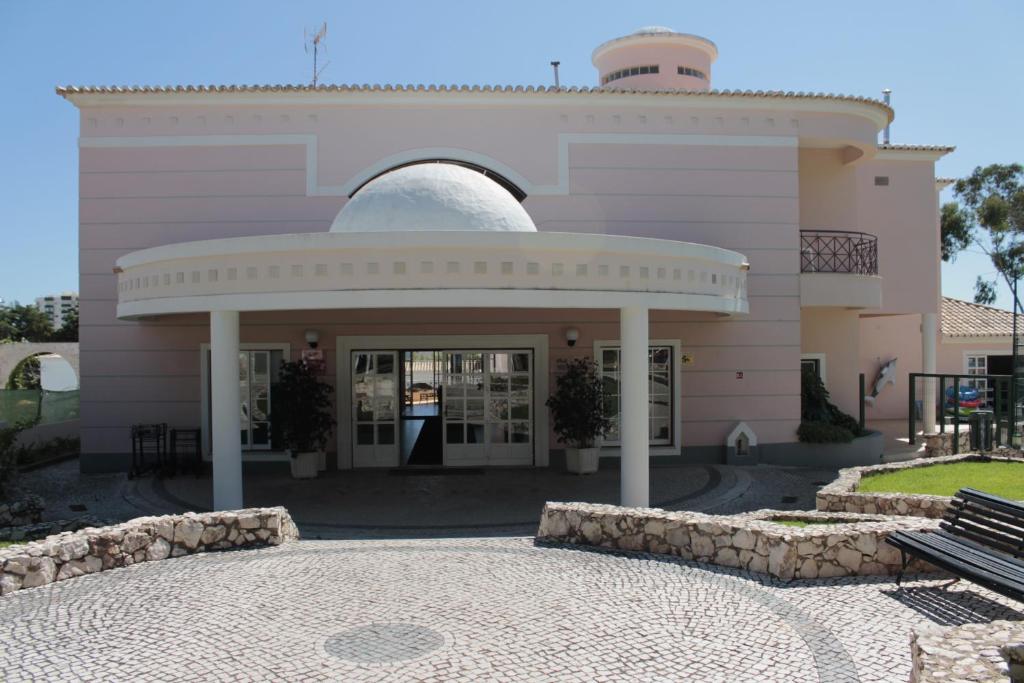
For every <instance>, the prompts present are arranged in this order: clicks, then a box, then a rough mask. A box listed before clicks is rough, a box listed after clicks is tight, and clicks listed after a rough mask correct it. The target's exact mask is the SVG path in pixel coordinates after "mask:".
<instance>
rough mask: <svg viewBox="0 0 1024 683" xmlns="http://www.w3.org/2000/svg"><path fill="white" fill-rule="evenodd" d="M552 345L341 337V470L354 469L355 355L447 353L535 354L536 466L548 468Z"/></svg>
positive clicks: (508, 337) (513, 339)
mask: <svg viewBox="0 0 1024 683" xmlns="http://www.w3.org/2000/svg"><path fill="white" fill-rule="evenodd" d="M549 347H550V341H549V339H548V335H546V334H494V335H484V334H475V335H388V336H366V337H361V336H339V337H336V338H335V360H336V363H337V365H336V368H337V384H336V392H337V393H336V394H335V395H336V396H337V402H336V405H337V409H338V412H337V420H338V428H337V430H336V437H337V448H338V469H351V468H352V466H353V452H352V434H351V424H352V352H353V351H358V350H367V351H403V350H416V351H427V350H438V351H443V350H445V349H449V350H455V349H479V350H488V349H500V350H507V349H516V348H519V349H531V350H532V351H533V415H534V425H533V432H534V441H533V443H534V449H535V450H534V465H535V466H536V467H547V466H548V462H549V456H550V453H549V451H548V449H549V438H548V432H549V426H548V424H549V420H548V411H547V408H546V407H545V402H546V401H547V398H548V395H549V394H548V382H549V378H550V362H549Z"/></svg>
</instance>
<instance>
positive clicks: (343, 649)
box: [324, 624, 444, 664]
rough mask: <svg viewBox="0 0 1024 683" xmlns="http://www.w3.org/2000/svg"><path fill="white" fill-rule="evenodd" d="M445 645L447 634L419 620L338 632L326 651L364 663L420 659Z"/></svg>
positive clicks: (325, 648) (325, 645)
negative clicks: (420, 622)
mask: <svg viewBox="0 0 1024 683" xmlns="http://www.w3.org/2000/svg"><path fill="white" fill-rule="evenodd" d="M442 645H444V634H441V633H438V632H437V631H435V630H433V629H430V628H425V627H423V626H417V625H416V624H369V625H367V626H357V627H356V628H353V629H349V630H347V631H342V632H341V633H336V634H335V635H333V636H331V637H330V638H328V639H327V642H325V643H324V651H325V652H327V654H329V655H333V656H334V657H337V658H339V659H347V660H348V661H350V662H358V663H361V664H373V663H384V662H404V661H408V660H410V659H418V658H420V657H422V656H423V655H425V654H427V653H429V652H432V651H434V650H436V649H438V648H439V647H441V646H442Z"/></svg>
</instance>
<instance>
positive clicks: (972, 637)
mask: <svg viewBox="0 0 1024 683" xmlns="http://www.w3.org/2000/svg"><path fill="white" fill-rule="evenodd" d="M1022 639H1024V622H1019V621H992V622H989V623H987V624H964V625H962V626H953V627H939V626H930V627H927V628H923V629H918V630H914V631H911V633H910V655H911V658H912V665H911V670H910V681H911V683H939V682H940V681H941V682H944V683H952V682H960V681H963V682H964V683H967V682H970V681H979V682H980V681H986V682H991V681H1006V680H1009V677H1008V676H1009V666H1008V665H1007V660H1008V659H1010V660H1013V658H1014V657H1015V656H1016V653H1015V652H1014V651H1013V650H1014V648H1015V647H1018V646H1015V645H1010V646H1009V647H1006V646H1007V644H1008V643H1016V642H1019V641H1021V640H1022ZM1001 648H1002V649H1003V650H1006V652H1002V651H1001Z"/></svg>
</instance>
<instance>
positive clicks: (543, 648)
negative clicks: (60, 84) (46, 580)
mask: <svg viewBox="0 0 1024 683" xmlns="http://www.w3.org/2000/svg"><path fill="white" fill-rule="evenodd" d="M938 583H939V582H936V581H911V582H910V586H911V587H910V589H909V590H905V591H896V590H895V586H894V585H893V584H892V583H891V582H888V581H884V580H864V579H858V580H849V579H847V580H840V579H832V580H827V581H816V582H795V583H792V584H788V585H787V584H781V583H778V582H774V581H770V580H766V579H764V578H758V577H753V576H751V575H748V574H745V573H743V572H740V571H736V570H724V569H719V568H714V567H702V566H698V565H694V564H692V563H685V562H679V561H673V560H669V559H666V558H659V557H655V556H650V555H643V554H624V553H607V552H596V551H586V550H579V549H569V548H560V547H537V546H534V545H533V543H532V541H530V540H529V539H524V538H499V539H431V540H392V541H374V542H368V541H303V542H300V543H295V544H287V545H284V546H280V547H277V548H270V549H265V550H256V551H245V552H225V553H211V554H206V555H195V556H189V557H183V558H178V559H174V560H168V561H164V562H154V563H144V564H140V565H136V566H133V567H130V568H127V569H119V570H113V571H110V572H104V573H101V574H95V575H90V576H85V577H82V578H78V579H75V580H72V581H64V582H60V583H57V584H52V585H50V586H46V587H43V588H38V589H31V590H25V591H20V592H18V593H15V594H13V595H11V596H7V597H5V598H3V599H2V600H0V623H3V624H4V625H5V627H6V628H5V629H3V630H2V631H0V671H3V673H4V676H5V677H6V680H8V681H12V682H14V681H25V680H62V681H63V680H86V681H90V680H105V681H109V680H133V681H137V680H145V681H181V680H198V679H203V680H209V679H216V680H246V681H248V680H254V681H271V680H275V681H276V680H342V681H484V680H487V681H492V680H493V681H588V682H589V681H722V682H724V681H730V682H732V681H786V682H799V681H822V682H825V683H830V682H834V681H865V682H866V681H885V682H890V681H905V680H907V676H908V674H909V670H910V657H909V648H908V634H909V632H910V629H911V628H913V627H914V626H919V625H923V624H927V623H937V622H942V621H950V620H953V621H956V620H960V621H963V620H976V621H984V620H988V619H992V618H1010V619H1024V615H1022V614H1020V613H1018V612H1016V611H1014V610H1013V609H1012V608H1010V607H1008V606H1006V604H1005V603H1004V601H1002V599H999V598H996V597H994V596H992V595H991V594H988V593H985V592H984V591H982V590H981V589H978V588H976V587H974V586H971V585H970V584H964V583H961V584H957V585H956V586H954V587H952V588H950V589H948V591H942V590H938V589H937V588H936V586H937V584H938Z"/></svg>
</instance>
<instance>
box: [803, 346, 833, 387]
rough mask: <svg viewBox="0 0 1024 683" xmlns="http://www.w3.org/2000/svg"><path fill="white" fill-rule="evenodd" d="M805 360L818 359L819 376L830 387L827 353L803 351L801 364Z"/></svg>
mask: <svg viewBox="0 0 1024 683" xmlns="http://www.w3.org/2000/svg"><path fill="white" fill-rule="evenodd" d="M805 360H816V361H818V376H819V377H820V378H821V383H822V384H824V385H825V386H826V387H828V373H827V372H826V370H825V368H826V364H825V354H824V353H801V354H800V363H801V365H802V364H803V362H804V361H805Z"/></svg>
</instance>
